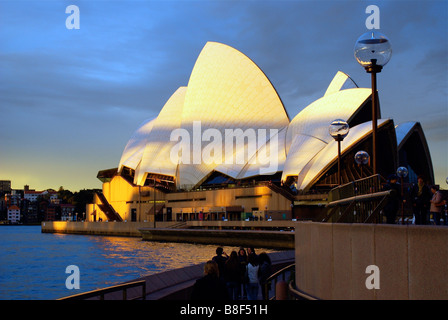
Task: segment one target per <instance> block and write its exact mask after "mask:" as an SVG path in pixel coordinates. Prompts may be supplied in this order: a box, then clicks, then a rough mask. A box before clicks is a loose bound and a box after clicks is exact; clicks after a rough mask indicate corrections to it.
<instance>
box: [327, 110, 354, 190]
mask: <svg viewBox="0 0 448 320" xmlns="http://www.w3.org/2000/svg"><path fill="white" fill-rule="evenodd" d="M349 131H350V127H349V126H348V124H347V122H345V121H344V120H341V119H336V120H334V121H333V122H332V123H331V124H330V127H329V128H328V132H329V133H330V136H332V137H333V138H334V140H336V141H337V142H338V185H341V141H342V140H344V138H345V137H346V136H347V135H348V132H349Z"/></svg>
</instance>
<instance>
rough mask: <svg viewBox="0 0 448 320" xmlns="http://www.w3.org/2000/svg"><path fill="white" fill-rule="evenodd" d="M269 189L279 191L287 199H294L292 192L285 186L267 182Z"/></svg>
mask: <svg viewBox="0 0 448 320" xmlns="http://www.w3.org/2000/svg"><path fill="white" fill-rule="evenodd" d="M267 186H268V187H269V189H271V190H272V191H274V192H277V193H280V194H281V195H282V196H284V197H285V198H286V199H288V200H289V201H294V194H293V193H292V192H291V190H290V189H289V188H287V187H279V186H277V185H275V184H273V183H272V182H269V183H268V185H267Z"/></svg>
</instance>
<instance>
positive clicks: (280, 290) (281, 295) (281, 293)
mask: <svg viewBox="0 0 448 320" xmlns="http://www.w3.org/2000/svg"><path fill="white" fill-rule="evenodd" d="M275 300H288V283H287V282H286V281H283V280H282V281H279V282H277V284H276V285H275Z"/></svg>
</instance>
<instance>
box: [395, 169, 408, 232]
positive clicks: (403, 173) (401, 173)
mask: <svg viewBox="0 0 448 320" xmlns="http://www.w3.org/2000/svg"><path fill="white" fill-rule="evenodd" d="M397 176H399V177H400V183H401V196H403V178H406V177H407V176H408V169H407V168H406V167H399V168H398V169H397ZM401 224H404V202H403V199H401Z"/></svg>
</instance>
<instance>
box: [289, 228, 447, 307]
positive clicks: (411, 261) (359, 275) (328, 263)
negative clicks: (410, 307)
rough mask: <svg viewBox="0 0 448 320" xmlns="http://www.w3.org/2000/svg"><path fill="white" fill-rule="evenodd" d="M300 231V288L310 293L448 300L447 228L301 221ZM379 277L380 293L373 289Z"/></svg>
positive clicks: (324, 296) (323, 296) (333, 296)
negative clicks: (372, 285)
mask: <svg viewBox="0 0 448 320" xmlns="http://www.w3.org/2000/svg"><path fill="white" fill-rule="evenodd" d="M295 233H296V234H295V251H296V252H295V260H296V285H297V288H298V289H300V290H302V291H304V292H306V293H308V294H311V295H313V296H316V297H318V298H321V299H344V300H346V299H380V300H389V299H405V300H406V299H412V300H414V299H418V300H419V299H448V228H447V227H431V226H401V225H373V224H330V223H315V222H298V223H297V225H296V231H295ZM369 265H375V266H377V267H378V270H379V272H374V273H372V271H369V272H368V273H366V268H367V267H368V266H369ZM373 275H379V278H377V280H378V281H377V282H375V283H376V284H378V285H379V289H375V288H374V289H370V290H369V289H367V287H366V280H367V279H368V278H369V281H368V282H369V283H372V281H370V280H371V279H372V277H373Z"/></svg>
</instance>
